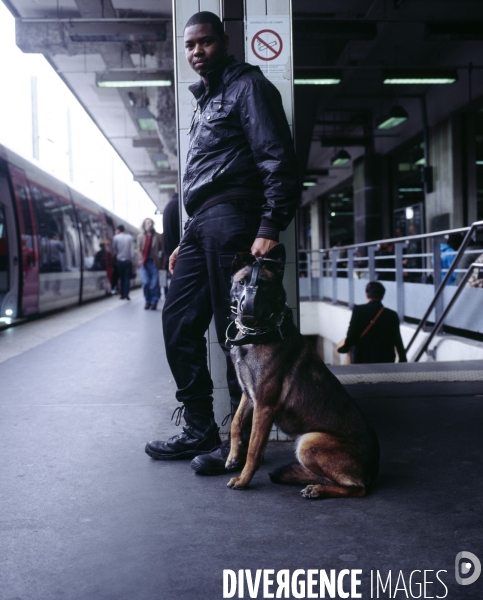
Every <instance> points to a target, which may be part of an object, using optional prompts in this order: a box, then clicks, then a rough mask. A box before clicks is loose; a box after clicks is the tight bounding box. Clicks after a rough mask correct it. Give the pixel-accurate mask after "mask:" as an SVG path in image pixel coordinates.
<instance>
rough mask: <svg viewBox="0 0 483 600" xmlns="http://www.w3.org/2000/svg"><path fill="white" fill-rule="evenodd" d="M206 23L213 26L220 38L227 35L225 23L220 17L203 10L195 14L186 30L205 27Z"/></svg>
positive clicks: (187, 24)
mask: <svg viewBox="0 0 483 600" xmlns="http://www.w3.org/2000/svg"><path fill="white" fill-rule="evenodd" d="M206 23H209V24H210V25H211V26H212V28H213V31H214V32H215V33H216V35H217V36H219V37H220V38H222V37H223V36H224V35H225V28H224V27H223V23H222V22H221V20H220V17H218V15H215V13H212V12H210V11H208V10H203V11H201V12H199V13H196V14H194V15H193V16H192V17H191V18H190V19H188V22H187V23H186V25H185V26H184V28H185V29H186V28H187V27H191V26H192V25H205V24H206Z"/></svg>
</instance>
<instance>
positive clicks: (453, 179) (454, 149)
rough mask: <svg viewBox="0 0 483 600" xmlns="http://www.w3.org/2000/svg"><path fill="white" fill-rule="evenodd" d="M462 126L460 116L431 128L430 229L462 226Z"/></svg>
mask: <svg viewBox="0 0 483 600" xmlns="http://www.w3.org/2000/svg"><path fill="white" fill-rule="evenodd" d="M462 153H463V144H462V128H461V121H460V119H459V118H458V116H453V117H450V118H448V119H445V120H444V121H442V122H441V123H438V125H435V126H434V127H431V130H430V144H429V164H430V165H431V166H432V167H433V191H432V192H431V193H430V194H426V200H425V210H426V227H427V231H429V232H431V231H438V230H440V229H446V228H451V229H453V228H455V227H463V226H464V225H466V223H465V218H464V202H463V199H464V177H463V174H462V160H461V158H462Z"/></svg>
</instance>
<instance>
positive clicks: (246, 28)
mask: <svg viewBox="0 0 483 600" xmlns="http://www.w3.org/2000/svg"><path fill="white" fill-rule="evenodd" d="M202 10H209V11H211V12H213V13H215V14H217V15H218V16H220V18H221V19H222V20H223V21H224V25H225V30H226V32H227V34H228V35H229V37H230V54H233V55H234V56H235V57H236V58H237V59H239V60H247V61H248V62H252V64H253V61H250V58H249V57H250V53H251V47H252V38H253V35H252V36H250V39H248V35H249V34H250V32H252V31H253V28H254V27H255V25H256V23H254V21H255V20H257V19H254V17H259V19H258V20H259V21H260V31H261V30H262V29H270V30H276V31H279V30H280V28H281V27H282V28H283V26H286V27H287V28H288V29H287V33H286V34H284V35H281V37H282V45H283V46H284V47H283V53H282V52H281V53H280V58H281V57H285V58H286V60H285V64H284V65H283V69H282V68H281V67H280V60H278V61H277V60H269V61H263V60H261V61H260V62H261V63H262V64H261V65H260V66H261V68H262V71H264V72H265V74H266V76H267V77H268V79H270V80H271V81H272V82H273V83H274V84H275V85H276V86H277V88H278V89H279V91H280V93H281V94H282V99H283V104H284V108H285V112H286V114H287V119H288V122H289V125H290V127H291V130H292V134H293V78H292V71H293V69H292V49H291V37H292V36H291V27H292V19H291V1H290V0H244V1H243V0H173V27H174V36H173V37H174V52H175V88H176V122H177V130H178V159H179V177H180V181H181V179H182V177H183V173H184V170H185V167H186V155H187V151H188V129H189V126H190V122H191V117H192V114H193V110H194V108H195V106H196V105H195V101H194V98H193V95H192V94H191V92H190V91H189V89H188V86H189V85H191V84H192V83H194V82H196V81H197V80H198V76H197V74H196V73H195V72H194V71H193V70H192V69H191V68H190V66H189V65H188V63H187V61H186V58H185V54H184V43H183V31H184V26H185V23H186V22H187V21H188V19H189V18H190V17H191V16H192V15H193V14H195V13H197V12H199V11H202ZM255 33H257V32H255ZM247 34H248V35H247ZM275 38H276V36H275ZM262 46H263V42H262ZM267 52H270V50H267ZM266 64H269V68H268V69H267V68H266V66H265V65H266ZM179 189H180V202H181V206H183V205H182V186H181V185H180V186H179ZM186 218H187V215H186V213H185V211H184V209H182V222H183V223H184V222H185V221H186ZM280 241H281V242H283V243H284V244H285V247H286V250H287V265H286V268H285V279H284V283H285V288H286V290H287V301H288V303H289V305H290V306H291V308H293V309H294V315H295V318H296V320H297V322H298V321H299V309H298V278H297V263H296V256H297V245H296V232H295V223H294V222H293V223H292V224H291V225H290V226H289V228H288V230H287V231H286V232H283V233H282V234H281V236H280ZM207 341H208V354H209V366H210V372H211V377H212V379H213V384H214V394H213V395H214V410H215V418H216V420H217V422H218V424H219V425H220V424H221V422H222V420H223V418H224V417H225V416H226V415H227V414H228V413H229V412H230V398H229V394H228V389H227V384H226V362H225V358H224V355H223V352H222V351H221V349H220V347H219V345H218V341H217V338H216V331H215V327H214V324H213V323H212V324H211V326H210V328H209V330H208V334H207ZM229 426H230V424H229V423H228V424H227V425H226V426H225V427H224V428H223V429H222V432H227V431H228V429H229Z"/></svg>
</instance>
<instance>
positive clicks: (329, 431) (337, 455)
mask: <svg viewBox="0 0 483 600" xmlns="http://www.w3.org/2000/svg"><path fill="white" fill-rule="evenodd" d="M266 258H272V259H275V260H276V261H277V263H272V264H268V265H267V267H265V266H263V267H261V269H260V274H259V279H258V291H257V299H256V302H255V309H254V312H255V316H254V317H252V319H251V321H250V325H249V326H263V320H264V319H266V318H267V315H269V314H271V313H274V312H275V313H277V311H278V312H280V311H281V310H283V306H284V303H285V291H284V289H283V285H282V277H283V266H284V263H285V249H284V247H283V245H282V244H278V245H277V246H275V247H274V248H273V249H272V250H271V251H270V252H269V253H268V254H267V256H266ZM252 264H253V258H251V260H250V259H249V258H248V257H247V255H245V256H238V257H237V259H235V261H234V269H236V272H235V274H234V276H233V284H232V298H233V299H234V300H237V299H239V298H240V295H241V294H242V293H243V284H246V282H247V281H250V277H251V272H252V268H253V267H252ZM238 318H239V319H240V320H241V322H242V323H243V324H248V323H244V321H243V309H242V308H240V307H239V308H238ZM239 336H240V334H238V337H239ZM231 356H232V359H233V362H234V364H235V368H236V372H237V375H238V380H239V382H240V385H241V387H242V390H243V396H242V399H241V403H240V406H239V408H238V411H237V413H236V415H235V417H234V419H233V423H232V426H231V448H230V454H229V456H228V459H227V462H226V467H227V468H231V467H234V466H236V465H237V464H238V463H239V462H240V459H241V456H242V455H243V454H244V452H245V451H246V450H245V448H244V446H243V442H242V429H243V424H244V422H245V421H246V420H247V419H250V418H252V417H253V425H252V433H251V437H250V442H249V447H248V453H247V460H246V464H245V467H244V468H243V470H242V472H241V474H240V475H239V476H238V477H233V478H232V479H230V481H229V483H228V487H231V488H235V489H244V488H246V487H247V486H248V485H249V483H250V481H251V479H252V477H253V475H254V474H255V472H256V471H257V469H258V468H259V466H260V462H261V459H262V456H263V452H264V449H265V446H266V444H267V441H268V437H269V433H270V430H271V429H272V424H273V423H275V424H276V425H277V426H278V427H279V428H280V429H281V430H282V431H284V432H285V433H286V434H288V435H291V436H295V437H296V438H297V440H296V451H295V455H296V458H297V460H298V463H294V464H291V465H287V466H284V467H281V468H279V469H277V470H276V471H274V472H273V473H271V474H270V478H271V480H272V481H273V482H275V483H290V484H300V485H304V486H306V487H305V488H304V489H303V490H302V492H301V494H302V496H303V497H305V498H336V497H340V498H342V497H349V496H356V497H359V496H365V495H366V493H367V490H368V487H369V486H370V485H371V483H372V482H373V480H374V478H375V477H376V475H377V472H378V466H379V444H378V440H377V436H376V433H375V431H374V429H373V428H372V426H371V425H370V423H369V422H368V421H367V419H366V418H365V417H364V415H363V414H362V413H361V412H360V410H359V408H358V407H357V405H356V404H355V402H354V400H353V399H352V398H351V397H350V395H349V394H348V393H347V391H346V390H345V388H344V387H343V386H342V384H341V383H340V382H339V380H338V379H337V378H336V377H335V376H334V375H333V374H332V373H331V372H330V371H329V369H328V368H327V367H326V365H325V364H324V362H323V361H322V359H321V358H320V357H319V356H318V355H317V353H316V352H315V350H314V349H313V348H312V346H311V345H310V344H309V342H308V341H307V340H306V339H305V338H304V337H303V336H302V335H301V334H300V333H299V331H298V330H297V329H296V327H295V326H293V328H291V329H290V331H289V334H288V335H286V337H285V339H283V340H282V339H278V340H276V341H273V342H270V343H265V344H248V345H242V346H234V347H233V348H232V350H231Z"/></svg>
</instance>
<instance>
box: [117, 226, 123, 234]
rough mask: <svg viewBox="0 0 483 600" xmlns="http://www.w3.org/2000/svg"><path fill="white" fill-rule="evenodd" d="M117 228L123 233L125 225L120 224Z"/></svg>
mask: <svg viewBox="0 0 483 600" xmlns="http://www.w3.org/2000/svg"><path fill="white" fill-rule="evenodd" d="M117 228H118V229H119V231H120V232H121V233H122V232H123V231H124V225H118V226H117Z"/></svg>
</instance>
